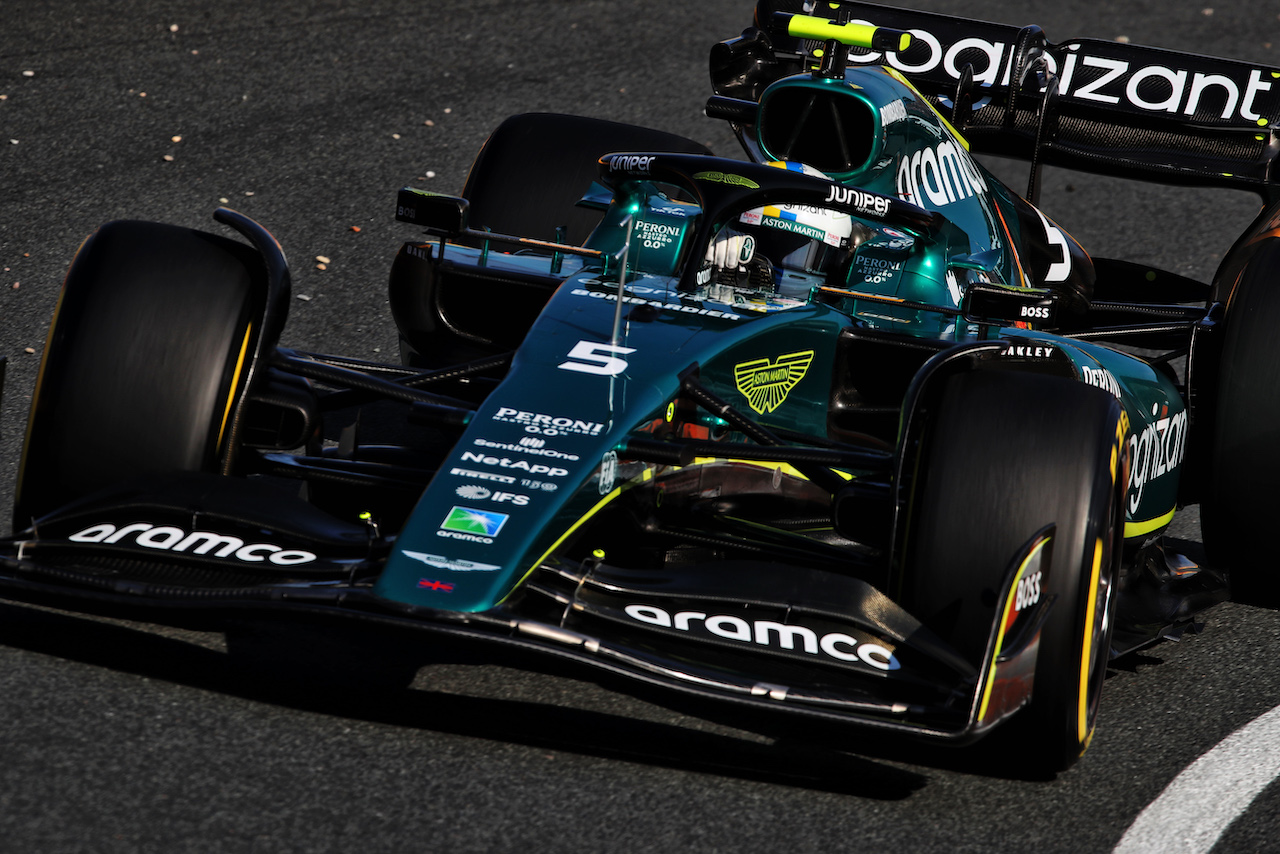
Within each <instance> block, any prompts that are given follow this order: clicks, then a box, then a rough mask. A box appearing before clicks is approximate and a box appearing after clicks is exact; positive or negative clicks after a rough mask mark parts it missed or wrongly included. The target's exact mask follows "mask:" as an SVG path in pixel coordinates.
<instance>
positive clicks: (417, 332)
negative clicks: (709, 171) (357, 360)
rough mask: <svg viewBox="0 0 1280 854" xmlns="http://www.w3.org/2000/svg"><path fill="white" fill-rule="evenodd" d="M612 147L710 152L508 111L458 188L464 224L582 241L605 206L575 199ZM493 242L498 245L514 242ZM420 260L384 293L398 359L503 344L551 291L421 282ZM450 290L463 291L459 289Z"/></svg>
mask: <svg viewBox="0 0 1280 854" xmlns="http://www.w3.org/2000/svg"><path fill="white" fill-rule="evenodd" d="M614 151H654V152H659V151H678V152H685V153H693V154H710V153H711V152H710V151H709V150H708V149H707V148H706V147H705V146H703V145H701V144H699V143H697V142H694V141H693V140H690V139H685V138H684V137H682V136H677V135H675V134H671V133H666V132H665V131H659V130H653V129H652V128H644V127H638V126H636V125H628V124H621V123H619V122H609V121H604V120H603V119H592V118H586V117H584V116H567V115H560V114H557V113H524V114H521V115H516V116H512V117H510V118H509V119H507V120H506V121H504V122H503V123H502V124H500V125H498V127H497V128H496V129H495V130H494V131H493V133H492V134H490V135H489V139H488V140H487V141H486V142H485V144H484V146H483V147H482V148H481V149H480V152H479V154H477V155H476V159H475V162H473V163H472V164H471V172H470V173H469V174H468V176H467V183H466V186H465V187H463V190H462V195H463V196H464V197H465V198H466V199H467V200H468V202H469V203H470V213H469V215H468V225H469V226H470V227H471V228H473V229H477V230H483V229H488V230H489V231H493V232H496V233H498V234H512V235H516V236H519V237H532V238H535V239H538V240H548V241H553V240H557V239H561V240H563V241H564V242H565V243H568V244H572V245H581V244H582V243H583V242H584V241H585V240H586V239H587V237H588V236H589V235H590V234H591V231H592V230H593V229H594V228H595V227H596V225H597V224H598V223H599V222H600V219H601V213H600V211H598V210H593V209H590V208H584V207H579V206H578V201H579V200H580V199H581V198H582V197H583V195H584V194H585V193H586V192H587V191H588V190H589V189H590V187H591V182H592V181H594V180H595V179H596V178H597V176H598V175H599V167H598V166H597V161H598V160H599V159H600V158H601V157H602V156H604V155H605V154H608V153H610V152H614ZM560 226H564V227H565V231H564V233H563V235H557V231H556V230H557V228H558V227H560ZM460 242H463V243H470V244H471V245H478V244H479V241H475V240H467V239H463V240H461V241H460ZM492 245H493V246H494V247H496V248H497V249H499V250H502V251H507V250H510V249H511V248H512V247H511V246H509V245H505V244H496V243H495V244H492ZM421 267H422V264H421V262H418V261H417V260H416V259H415V258H414V257H413V256H406V254H405V253H404V252H401V255H400V257H399V258H397V260H396V264H395V265H394V266H393V267H392V273H391V283H390V287H389V290H388V295H389V297H390V301H391V313H392V315H393V316H394V318H395V322H396V326H397V327H398V328H399V330H400V358H401V361H402V362H404V363H405V364H406V365H413V366H415V367H432V368H437V367H441V366H444V365H449V364H454V363H456V362H462V361H468V360H472V359H478V358H482V357H484V356H489V355H493V354H494V352H495V351H500V350H504V349H509V348H510V346H511V341H512V340H513V339H514V340H515V341H517V342H518V341H519V340H520V339H521V338H523V336H524V333H525V332H526V331H527V330H528V326H529V324H531V323H532V322H533V320H534V318H536V317H537V315H538V312H540V311H541V310H542V307H543V306H544V305H545V304H546V300H547V298H549V297H550V295H551V290H552V289H551V288H550V287H547V286H542V287H539V286H531V285H527V284H522V283H521V282H519V281H515V282H514V283H508V284H506V285H503V286H501V287H500V288H499V289H498V290H495V287H497V286H495V285H494V284H493V283H489V284H487V285H486V291H485V293H484V294H483V296H477V295H476V293H475V292H474V289H473V287H472V286H473V285H474V283H475V280H474V279H471V278H470V277H463V278H462V279H461V280H457V279H449V281H448V282H443V283H442V282H441V281H436V282H434V283H432V284H431V285H429V286H424V284H423V275H424V274H423V273H422V272H421ZM454 288H464V289H466V290H465V291H464V292H463V293H457V292H456V291H454V290H452V289H454ZM432 289H435V290H432ZM495 304H500V305H502V307H503V311H502V313H501V314H500V315H497V314H494V313H493V312H492V308H491V306H493V305H495ZM440 312H445V313H446V314H447V315H448V316H449V320H448V321H447V322H441V320H440V317H439V314H440ZM476 315H479V317H480V319H479V320H478V321H477V320H476ZM491 332H492V334H490V333H491Z"/></svg>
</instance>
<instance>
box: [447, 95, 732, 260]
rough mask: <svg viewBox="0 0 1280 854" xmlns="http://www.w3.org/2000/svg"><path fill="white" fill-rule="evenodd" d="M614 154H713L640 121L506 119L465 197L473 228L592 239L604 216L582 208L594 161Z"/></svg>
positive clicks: (474, 168) (479, 159) (479, 158)
mask: <svg viewBox="0 0 1280 854" xmlns="http://www.w3.org/2000/svg"><path fill="white" fill-rule="evenodd" d="M613 151H679V152H687V153H691V154H710V153H711V152H710V151H709V150H708V149H707V147H706V146H704V145H701V144H699V143H697V142H694V141H693V140H691V139H685V138H684V137H682V136H677V135H676V134H672V133H666V132H665V131H660V130H653V129H652V128H645V127H638V126H636V125H628V124H621V123H619V122H609V121H605V120H603V119H592V118H587V117H585V116H566V115H560V114H557V113H524V114H521V115H517V116H512V117H511V118H509V119H507V120H506V121H504V122H503V123H502V124H500V125H498V127H497V128H496V129H495V130H494V131H493V133H492V134H490V135H489V139H488V140H487V141H486V142H485V144H484V147H482V148H481V149H480V153H479V154H477V155H476V159H475V162H474V163H472V165H471V172H470V174H469V175H468V176H467V183H466V186H465V187H464V188H463V190H462V195H463V197H465V198H466V199H467V200H468V201H469V202H470V203H471V213H470V223H471V227H472V228H488V229H489V230H490V231H496V232H498V233H500V234H516V235H519V236H521V237H534V238H537V239H539V240H554V239H555V237H556V227H557V226H567V227H568V231H567V233H566V235H565V241H566V242H567V243H571V244H574V245H578V244H581V243H582V242H583V241H584V240H586V239H587V236H588V235H589V234H590V233H591V230H592V229H593V228H595V226H596V224H597V223H598V222H599V221H600V213H599V212H598V211H594V210H590V209H587V208H582V207H578V206H577V202H578V200H579V199H581V198H582V196H583V194H584V193H585V192H586V191H587V189H588V188H589V187H590V186H591V182H592V181H594V180H595V179H596V176H597V175H598V174H599V171H598V167H597V166H596V161H598V160H599V159H600V158H601V157H602V156H604V155H605V154H608V153H610V152H613Z"/></svg>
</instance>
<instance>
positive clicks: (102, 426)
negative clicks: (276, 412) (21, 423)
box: [14, 221, 266, 530]
mask: <svg viewBox="0 0 1280 854" xmlns="http://www.w3.org/2000/svg"><path fill="white" fill-rule="evenodd" d="M265 276H266V272H265V269H264V265H263V262H262V260H261V258H260V257H259V256H258V254H257V253H256V252H255V251H254V250H253V249H252V248H250V247H248V246H246V245H244V244H241V243H238V242H236V241H233V240H228V239H226V238H223V237H219V236H217V235H212V234H205V233H203V232H199V231H194V230H191V229H186V228H180V227H177V226H171V225H162V224H159V223H150V222H136V221H120V222H112V223H108V224H106V225H104V226H102V227H101V228H100V229H99V230H98V231H97V232H95V233H94V234H93V235H92V236H90V237H89V238H88V239H87V240H86V241H85V243H84V245H83V246H81V248H80V251H79V252H78V253H77V254H76V257H75V259H74V260H73V261H72V264H71V268H70V269H69V271H68V272H67V278H66V281H65V282H64V284H63V287H62V293H61V294H60V296H59V299H58V307H57V309H56V311H55V313H54V319H53V322H52V324H51V325H50V328H49V336H48V339H47V341H46V344H45V351H44V356H43V360H42V362H41V366H40V374H39V379H38V380H37V384H36V392H35V394H34V395H33V399H32V404H31V414H30V418H29V421H28V426H27V436H26V443H25V446H24V449H23V456H22V467H21V470H20V473H19V479H18V489H17V495H16V499H15V510H14V529H15V530H22V529H25V528H27V527H28V526H30V525H31V524H32V522H33V520H35V519H38V518H40V517H41V516H43V515H44V514H46V513H48V512H49V511H51V510H54V509H56V508H58V507H60V506H62V505H64V504H66V503H67V502H69V501H72V500H74V499H76V498H80V497H82V496H84V495H86V494H89V493H91V492H94V491H96V490H98V489H101V488H103V487H106V486H110V485H112V484H114V483H117V482H119V481H122V480H125V479H127V478H130V477H134V476H137V475H142V474H150V473H160V472H170V471H214V470H216V468H217V461H218V459H219V456H220V454H221V453H222V452H223V451H224V450H225V448H224V445H225V438H226V434H227V425H228V423H229V417H230V415H231V410H232V405H233V402H234V400H235V396H236V392H237V390H238V388H239V386H240V384H241V383H243V382H244V380H245V377H246V371H245V362H246V360H247V359H248V358H250V356H251V354H252V346H251V338H252V336H253V335H254V334H255V329H254V322H253V321H254V317H255V315H256V313H257V312H258V311H259V310H260V308H259V307H260V305H261V299H262V294H263V293H265V284H264V281H265Z"/></svg>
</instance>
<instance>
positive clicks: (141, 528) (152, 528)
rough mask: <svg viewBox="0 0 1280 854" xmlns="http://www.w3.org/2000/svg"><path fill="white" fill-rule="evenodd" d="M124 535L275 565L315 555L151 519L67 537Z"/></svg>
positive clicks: (92, 539)
mask: <svg viewBox="0 0 1280 854" xmlns="http://www.w3.org/2000/svg"><path fill="white" fill-rule="evenodd" d="M127 538H132V540H133V545H135V546H142V547H143V548H148V549H158V550H161V551H171V552H189V553H191V554H193V555H206V554H210V553H212V554H213V556H214V557H234V558H235V559H236V560H239V561H244V562H245V563H262V562H263V561H268V562H270V563H274V564H275V565H277V566H293V565H294V564H299V563H310V562H311V561H313V560H315V559H316V556H315V555H314V554H312V553H311V552H306V551H302V550H301V549H282V548H280V546H274V545H272V544H271V543H245V541H244V540H242V539H240V538H239V537H229V536H227V535H226V534H215V533H212V532H210V531H195V532H192V533H190V534H188V533H187V532H186V531H184V530H182V529H181V528H173V527H170V526H167V525H159V526H157V525H152V524H151V523H150V522H134V523H133V524H131V525H125V526H123V527H121V528H116V526H115V525H109V524H106V523H103V524H101V525H92V526H90V527H88V528H85V529H84V530H83V531H78V532H77V533H74V534H72V535H71V536H70V537H67V539H69V540H71V541H72V542H73V543H109V544H116V543H122V544H123V543H124V541H125V540H126V539H127Z"/></svg>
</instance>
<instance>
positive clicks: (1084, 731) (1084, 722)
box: [1076, 537, 1102, 743]
mask: <svg viewBox="0 0 1280 854" xmlns="http://www.w3.org/2000/svg"><path fill="white" fill-rule="evenodd" d="M1101 570H1102V537H1098V539H1097V541H1096V542H1095V543H1094V546H1093V571H1092V572H1091V573H1090V575H1089V602H1088V607H1087V610H1086V611H1085V615H1084V651H1083V653H1082V654H1081V656H1080V691H1079V694H1080V700H1079V712H1078V714H1077V715H1076V740H1077V741H1079V742H1081V743H1084V742H1085V740H1086V739H1087V738H1088V737H1089V661H1090V660H1091V659H1092V658H1093V655H1092V653H1093V618H1094V612H1095V611H1096V610H1097V608H1098V575H1099V573H1100V572H1101Z"/></svg>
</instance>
